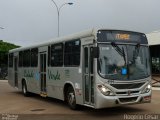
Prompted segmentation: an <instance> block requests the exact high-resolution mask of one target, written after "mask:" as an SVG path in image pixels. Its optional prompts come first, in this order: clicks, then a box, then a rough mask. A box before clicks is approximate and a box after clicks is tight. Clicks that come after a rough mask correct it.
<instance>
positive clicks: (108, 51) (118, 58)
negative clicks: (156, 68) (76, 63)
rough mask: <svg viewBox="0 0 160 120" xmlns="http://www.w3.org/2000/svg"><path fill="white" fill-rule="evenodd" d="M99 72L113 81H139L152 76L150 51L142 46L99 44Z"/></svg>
mask: <svg viewBox="0 0 160 120" xmlns="http://www.w3.org/2000/svg"><path fill="white" fill-rule="evenodd" d="M98 46H99V49H100V55H99V59H98V72H99V74H100V76H101V77H103V78H106V79H112V80H137V79H143V78H146V77H148V76H149V75H150V60H149V50H148V47H147V46H142V45H139V44H137V45H129V44H127V45H122V44H121V45H120V44H119V45H118V44H115V43H114V44H112V43H111V44H99V45H98Z"/></svg>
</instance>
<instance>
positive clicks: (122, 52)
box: [111, 42, 127, 65]
mask: <svg viewBox="0 0 160 120" xmlns="http://www.w3.org/2000/svg"><path fill="white" fill-rule="evenodd" d="M111 45H112V46H113V47H114V49H115V50H116V51H117V52H118V54H119V55H121V56H122V57H123V59H124V62H125V65H127V61H126V55H125V52H124V48H123V47H122V49H121V48H120V47H119V46H118V45H117V44H115V43H114V42H111Z"/></svg>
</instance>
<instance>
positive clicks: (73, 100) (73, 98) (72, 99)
mask: <svg viewBox="0 0 160 120" xmlns="http://www.w3.org/2000/svg"><path fill="white" fill-rule="evenodd" d="M74 102H75V96H74V94H73V93H69V94H68V103H69V104H70V105H73V104H74Z"/></svg>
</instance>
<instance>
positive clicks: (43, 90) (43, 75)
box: [40, 52, 47, 96]
mask: <svg viewBox="0 0 160 120" xmlns="http://www.w3.org/2000/svg"><path fill="white" fill-rule="evenodd" d="M40 89H41V95H42V96H45V95H46V92H47V90H46V52H42V53H40Z"/></svg>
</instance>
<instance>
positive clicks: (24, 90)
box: [23, 85, 26, 94]
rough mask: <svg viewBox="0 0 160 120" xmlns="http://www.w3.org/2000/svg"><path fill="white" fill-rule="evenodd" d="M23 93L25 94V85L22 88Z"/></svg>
mask: <svg viewBox="0 0 160 120" xmlns="http://www.w3.org/2000/svg"><path fill="white" fill-rule="evenodd" d="M23 93H24V94H26V87H25V85H24V86H23Z"/></svg>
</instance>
